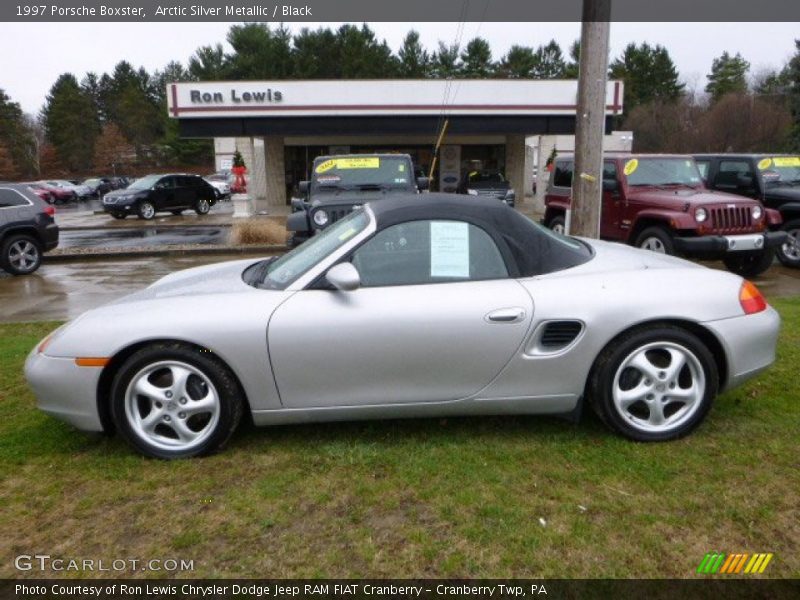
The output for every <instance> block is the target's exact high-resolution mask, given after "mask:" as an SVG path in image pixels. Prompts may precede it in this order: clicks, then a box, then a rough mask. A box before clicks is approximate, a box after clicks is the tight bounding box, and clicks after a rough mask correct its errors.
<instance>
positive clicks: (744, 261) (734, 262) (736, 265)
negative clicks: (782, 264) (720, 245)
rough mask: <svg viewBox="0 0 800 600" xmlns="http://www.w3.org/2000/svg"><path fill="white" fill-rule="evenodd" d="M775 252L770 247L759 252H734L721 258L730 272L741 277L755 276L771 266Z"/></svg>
mask: <svg viewBox="0 0 800 600" xmlns="http://www.w3.org/2000/svg"><path fill="white" fill-rule="evenodd" d="M774 260H775V252H774V251H773V250H772V249H768V250H763V251H761V252H736V253H733V254H730V255H728V256H726V257H725V258H723V259H722V262H724V263H725V266H726V267H727V269H728V270H729V271H730V272H731V273H736V274H737V275H739V276H741V277H757V276H758V275H761V274H762V273H763V272H764V271H766V270H767V269H769V268H770V267H771V266H772V262H773V261H774Z"/></svg>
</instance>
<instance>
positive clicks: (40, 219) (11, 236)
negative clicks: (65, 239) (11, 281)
mask: <svg viewBox="0 0 800 600" xmlns="http://www.w3.org/2000/svg"><path fill="white" fill-rule="evenodd" d="M55 213H56V209H55V208H53V207H52V206H50V205H49V204H47V203H46V202H44V201H43V200H41V199H40V198H39V197H38V196H37V195H36V194H34V193H33V192H32V191H31V190H30V189H29V188H28V186H26V185H18V184H13V183H0V267H2V268H3V270H5V271H8V272H9V273H11V274H12V275H28V274H30V273H33V272H34V271H35V270H36V269H38V268H39V265H41V264H42V253H43V252H47V251H48V250H52V249H53V248H55V247H56V246H58V225H56V223H55V219H53V216H54V215H55Z"/></svg>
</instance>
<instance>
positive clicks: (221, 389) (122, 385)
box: [110, 342, 244, 459]
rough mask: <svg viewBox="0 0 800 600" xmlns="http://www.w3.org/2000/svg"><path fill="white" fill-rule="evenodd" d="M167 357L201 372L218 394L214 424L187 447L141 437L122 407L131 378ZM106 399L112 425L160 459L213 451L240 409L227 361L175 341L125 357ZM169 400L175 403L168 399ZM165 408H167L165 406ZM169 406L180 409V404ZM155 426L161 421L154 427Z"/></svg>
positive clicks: (226, 435)
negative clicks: (196, 441)
mask: <svg viewBox="0 0 800 600" xmlns="http://www.w3.org/2000/svg"><path fill="white" fill-rule="evenodd" d="M169 361H174V362H177V363H180V364H185V365H189V366H191V367H193V368H194V369H196V370H198V371H199V372H201V373H202V374H203V375H204V376H205V377H206V378H207V379H208V380H209V381H210V382H211V384H212V385H213V390H212V391H216V394H217V396H218V401H219V405H218V406H219V413H218V418H217V420H216V424H215V425H213V426H212V427H210V428H209V431H208V434H207V435H206V437H204V438H203V439H202V440H201V443H199V444H198V445H196V446H193V447H191V448H187V449H180V448H177V449H165V448H163V447H159V446H158V445H156V444H154V443H151V442H150V441H148V440H146V439H144V437H143V436H142V435H140V434H138V433H137V432H136V426H135V425H133V424H132V423H131V421H130V418H129V416H128V413H127V411H126V393H127V390H128V387H129V385H130V384H131V381H132V380H133V378H134V377H135V376H136V375H137V374H139V373H140V372H141V371H142V370H143V369H147V368H148V367H149V366H150V365H154V364H157V363H161V362H169ZM164 389H166V388H164ZM180 400H183V398H181V399H180ZM110 402H111V417H112V419H113V421H114V425H115V426H116V430H117V431H118V432H119V433H120V435H121V436H122V437H123V438H124V439H125V441H126V442H128V444H130V445H131V446H132V447H133V448H134V449H135V450H137V451H138V452H140V453H142V454H144V455H145V456H149V457H152V458H161V459H177V458H190V457H193V456H205V455H208V454H212V453H214V452H217V451H218V450H220V449H222V447H223V446H224V445H225V444H226V443H227V442H228V440H229V439H230V437H231V435H233V432H234V431H235V430H236V428H237V427H238V425H239V422H240V421H241V418H242V413H243V411H244V401H243V399H242V395H241V391H240V388H239V385H238V383H237V381H236V378H235V377H234V376H233V374H232V373H231V371H230V369H228V367H227V365H225V363H224V362H222V361H221V360H219V359H218V358H216V357H214V356H213V355H211V354H209V353H208V352H203V351H201V350H199V349H197V348H194V347H192V346H188V345H185V344H181V343H178V342H159V343H154V344H151V345H149V346H147V347H145V348H142V349H141V350H138V351H136V352H134V353H133V354H132V355H131V356H130V357H128V359H127V360H125V362H124V363H123V364H122V365H121V366H120V368H119V369H118V370H117V372H116V373H115V375H114V379H113V381H112V384H111V394H110ZM164 402H169V401H167V400H165V401H164ZM170 404H177V403H176V402H175V401H172V402H170ZM166 410H168V409H167V408H165V411H166ZM172 410H180V405H176V406H175V407H174V408H173V409H172ZM148 414H149V413H148ZM145 416H147V415H145ZM175 418H176V419H177V418H178V417H177V416H176V417H175ZM190 418H191V417H190ZM185 422H186V423H188V421H185ZM159 423H160V419H159ZM159 426H161V425H158V426H157V427H159Z"/></svg>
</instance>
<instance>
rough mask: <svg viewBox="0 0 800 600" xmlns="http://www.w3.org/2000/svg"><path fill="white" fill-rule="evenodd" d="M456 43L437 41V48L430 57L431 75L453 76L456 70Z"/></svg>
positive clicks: (444, 77) (439, 77)
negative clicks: (448, 43)
mask: <svg viewBox="0 0 800 600" xmlns="http://www.w3.org/2000/svg"><path fill="white" fill-rule="evenodd" d="M458 50H459V48H458V44H451V45H447V44H445V43H444V42H441V41H440V42H439V49H438V50H437V51H436V52H434V53H433V57H432V58H431V75H432V76H433V77H435V78H437V79H447V78H448V77H455V76H456V73H457V72H458Z"/></svg>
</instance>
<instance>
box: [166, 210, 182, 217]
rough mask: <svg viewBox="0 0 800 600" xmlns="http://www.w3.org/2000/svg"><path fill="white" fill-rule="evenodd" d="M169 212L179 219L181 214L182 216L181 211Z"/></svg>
mask: <svg viewBox="0 0 800 600" xmlns="http://www.w3.org/2000/svg"><path fill="white" fill-rule="evenodd" d="M169 212H171V213H172V214H173V215H175V216H176V217H179V216H180V215H182V214H183V209H181V210H171V211H169Z"/></svg>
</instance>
